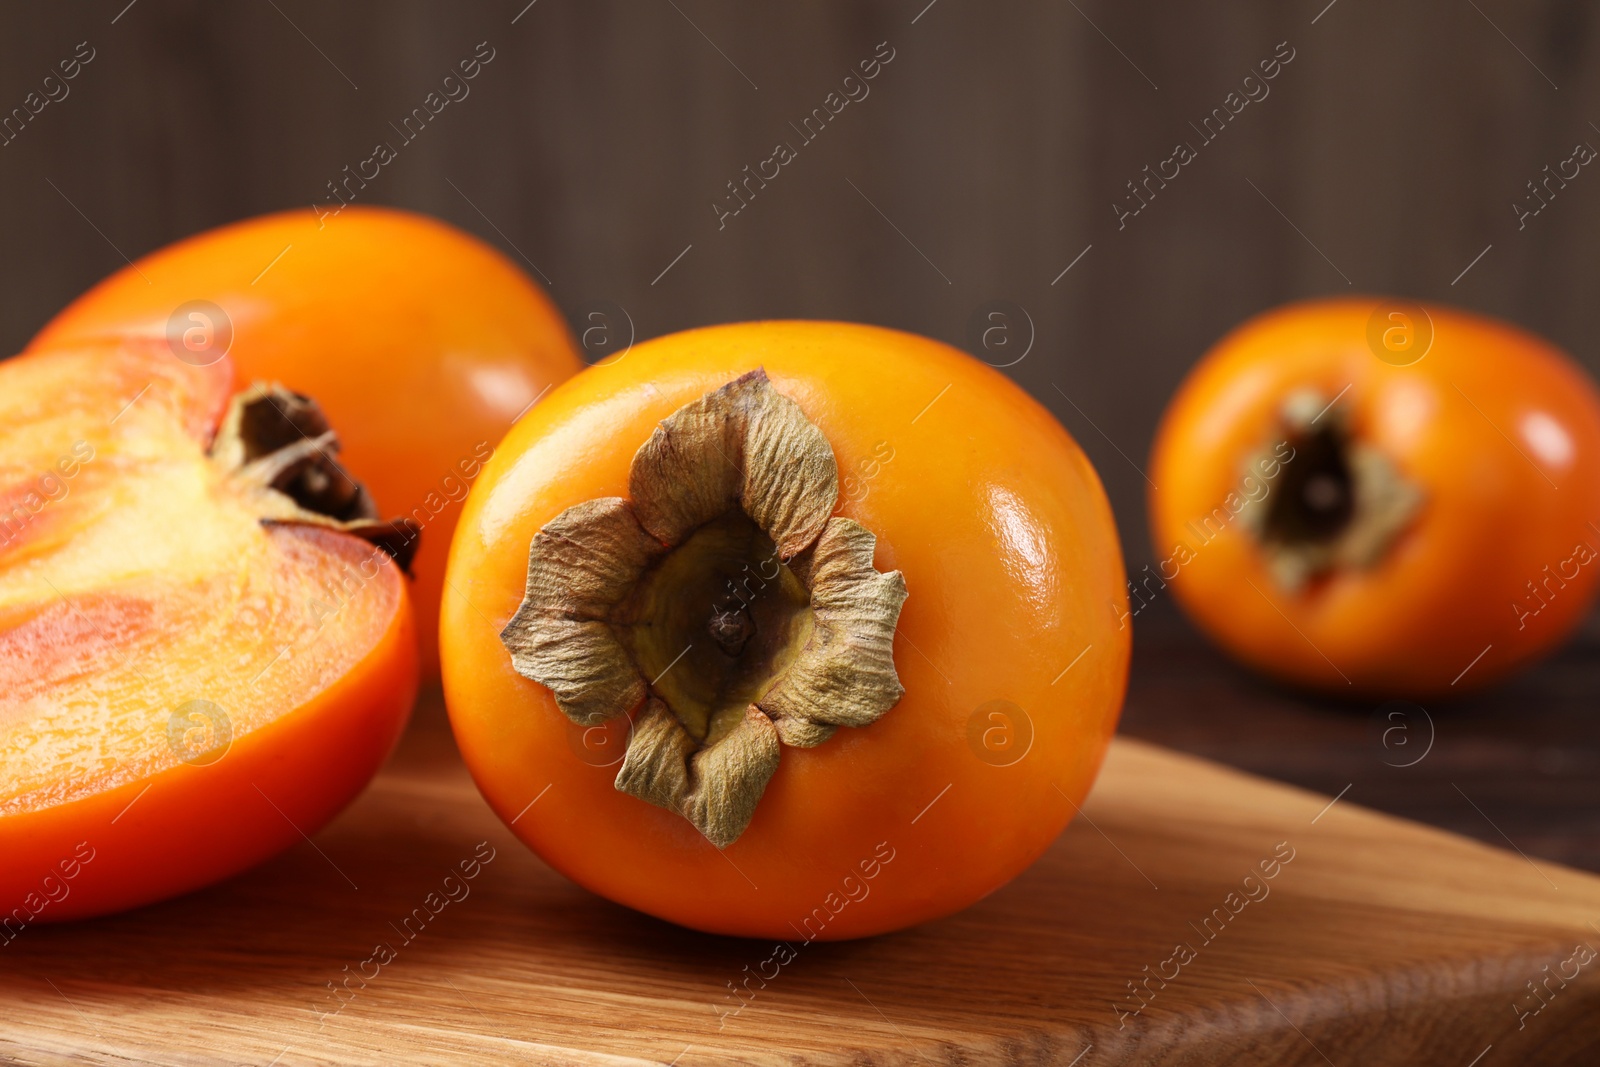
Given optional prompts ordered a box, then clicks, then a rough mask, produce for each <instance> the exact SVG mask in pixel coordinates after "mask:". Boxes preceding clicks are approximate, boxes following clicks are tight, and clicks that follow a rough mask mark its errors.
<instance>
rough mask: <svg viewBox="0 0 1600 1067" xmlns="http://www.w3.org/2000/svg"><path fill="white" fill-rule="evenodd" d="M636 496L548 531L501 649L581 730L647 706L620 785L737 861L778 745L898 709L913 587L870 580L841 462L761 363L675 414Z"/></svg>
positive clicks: (570, 516)
mask: <svg viewBox="0 0 1600 1067" xmlns="http://www.w3.org/2000/svg"><path fill="white" fill-rule="evenodd" d="M628 492H629V498H628V499H623V498H621V497H607V498H603V499H599V500H589V501H585V502H584V503H582V504H577V505H575V506H573V507H570V508H568V509H567V510H566V511H563V512H562V513H561V514H560V515H557V516H556V517H555V518H554V519H552V520H551V521H550V522H549V523H547V524H546V525H545V527H544V528H543V529H542V530H540V531H539V533H538V534H537V535H536V536H535V537H534V539H533V542H532V544H531V545H530V546H529V549H528V581H527V589H526V594H525V596H524V598H523V601H522V605H521V606H520V607H519V608H518V609H517V613H516V615H515V616H513V617H512V619H511V621H510V623H508V624H507V625H506V628H505V630H504V631H503V632H502V633H501V635H500V639H501V640H502V641H503V642H504V643H505V646H506V648H507V650H509V651H510V653H511V661H512V664H513V666H514V667H515V668H516V670H517V671H518V672H519V673H520V674H522V675H523V676H524V677H527V678H531V679H532V680H534V681H536V682H538V683H540V684H541V685H544V686H547V687H549V689H550V690H551V692H552V693H553V694H554V695H555V699H556V704H557V706H558V707H560V709H561V710H562V711H563V712H564V713H565V714H566V715H567V716H568V717H569V718H570V719H572V720H573V721H574V722H576V723H579V724H583V725H593V724H596V723H600V722H604V721H605V720H607V719H612V718H615V717H617V716H619V715H627V714H629V713H632V712H634V711H635V710H636V709H637V710H638V714H637V715H636V716H635V719H634V723H633V731H632V735H631V737H630V738H629V741H628V749H627V752H626V754H625V756H624V757H623V761H622V769H621V770H620V771H619V772H618V774H617V780H616V787H617V788H618V789H620V790H621V791H623V792H625V793H629V794H631V795H633V796H636V797H638V798H639V799H641V800H646V801H649V802H650V803H652V804H657V805H659V806H661V807H663V808H667V809H668V810H670V811H675V812H678V813H679V814H681V815H683V817H684V818H686V819H688V820H689V821H690V822H691V823H693V824H694V825H695V827H696V828H698V829H699V830H700V832H701V833H703V834H704V835H705V836H706V837H707V838H708V839H709V840H710V841H711V842H712V843H713V844H714V845H716V846H717V847H718V848H725V847H726V846H728V845H729V844H731V843H732V842H733V841H734V840H736V839H737V838H738V837H739V835H740V834H741V833H743V832H744V829H745V827H746V826H748V825H749V823H750V819H751V817H752V816H753V815H754V814H755V810H756V804H757V803H758V802H759V801H760V799H761V794H762V792H763V791H764V790H765V789H766V786H767V782H768V780H770V779H771V777H772V775H773V772H774V771H776V770H777V767H778V758H779V752H780V749H781V746H782V745H794V746H798V747H811V746H814V745H820V744H822V743H823V742H824V741H826V740H827V739H828V738H829V737H831V736H832V735H833V733H834V731H835V730H836V729H838V728H839V727H841V726H854V727H862V726H868V725H870V724H871V723H873V722H875V721H876V720H877V719H878V717H879V716H881V715H882V714H883V713H884V712H886V711H888V710H889V709H890V708H891V707H893V706H894V705H895V703H896V702H898V701H899V699H900V696H901V694H902V693H903V692H904V689H903V688H902V687H901V685H900V679H899V677H898V675H897V674H896V673H895V666H894V652H893V642H894V632H895V624H896V622H897V620H898V619H899V617H900V606H901V604H903V603H904V601H905V598H906V586H905V580H904V579H903V578H902V577H901V575H900V573H899V572H898V571H894V572H891V573H888V574H883V573H880V572H879V571H877V570H875V569H874V568H873V565H872V554H873V548H874V546H875V544H876V539H875V538H874V537H873V535H872V534H871V533H870V532H869V531H868V530H866V529H865V528H864V527H862V526H861V525H859V524H858V523H855V522H853V521H851V520H850V519H845V518H830V517H829V516H830V515H831V513H832V511H833V508H834V503H835V501H836V500H837V498H838V495H839V473H838V467H837V465H836V464H835V462H834V458H833V449H832V447H831V446H830V445H829V444H828V441H827V439H826V438H825V437H823V435H822V432H821V431H820V430H819V429H818V428H817V427H816V426H814V425H813V424H812V423H811V422H810V420H808V419H807V418H806V416H805V413H804V412H802V411H801V410H800V406H799V405H798V404H796V403H795V402H794V401H793V400H790V399H789V398H788V397H785V396H783V395H782V394H781V393H779V392H777V391H776V390H775V389H773V388H772V384H771V382H769V381H768V380H767V376H766V374H765V372H763V371H761V370H756V371H753V372H751V373H750V374H746V375H745V376H743V377H742V378H739V379H737V380H735V381H732V382H730V383H728V384H727V385H725V386H723V387H722V388H721V389H718V390H716V391H715V392H713V393H708V394H707V395H705V396H703V397H701V398H700V399H699V400H696V401H694V402H693V403H690V404H687V405H685V406H684V407H682V408H679V409H678V410H677V411H675V412H674V413H673V414H672V415H670V416H668V417H667V418H666V419H664V420H662V422H661V423H660V425H658V426H657V427H656V429H655V432H654V433H653V434H652V435H651V436H650V439H649V440H648V441H646V442H645V443H644V445H643V446H642V447H640V449H639V451H638V452H637V453H636V454H635V455H634V457H633V466H632V468H631V470H630V474H629V479H628ZM641 705H642V707H641Z"/></svg>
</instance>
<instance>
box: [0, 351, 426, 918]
mask: <svg viewBox="0 0 1600 1067" xmlns="http://www.w3.org/2000/svg"><path fill="white" fill-rule="evenodd" d="M236 391H237V383H236V382H235V380H234V375H233V368H232V366H231V365H230V364H229V362H228V361H227V360H226V359H224V360H222V361H220V362H217V363H214V364H212V365H210V366H207V367H194V366H190V365H187V364H185V363H183V362H180V361H179V360H177V359H175V358H174V357H173V356H172V354H171V353H170V352H169V351H168V350H167V348H166V347H165V345H163V344H160V343H150V342H139V341H131V342H125V343H117V344H96V345H83V346H77V347H72V348H65V349H58V350H53V351H40V352H35V353H31V354H28V355H24V356H19V357H17V358H15V359H12V360H8V361H6V362H4V363H0V857H4V860H3V862H0V943H5V942H9V941H11V940H12V939H14V938H16V937H18V936H26V933H27V929H28V927H29V926H31V925H33V924H34V923H36V922H49V921H54V920H58V919H69V918H79V917H82V916H89V915H100V914H104V913H107V912H112V911H117V910H120V909H124V908H129V907H134V906H136V905H139V904H144V903H147V902H150V901H154V900H159V899H161V898H164V897H168V896H172V895H175V894H178V893H183V892H186V891H188V890H191V889H195V888H197V887H200V886H203V885H206V884H209V883H211V882H214V881H217V880H219V879H222V878H225V877H227V876H229V875H232V874H234V873H236V872H238V871H240V870H243V869H244V868H246V867H249V866H250V865H252V864H254V863H257V862H259V861H260V860H262V859H265V858H266V857H268V856H271V855H273V854H274V853H276V852H278V851H280V850H282V849H283V848H285V847H286V846H288V845H290V844H292V843H295V842H298V841H299V840H300V839H301V834H302V832H304V833H306V834H310V833H314V832H315V831H316V830H317V828H319V827H320V826H322V825H323V824H324V823H325V822H327V821H328V820H329V819H330V818H332V817H333V815H334V814H335V813H336V812H338V811H339V810H340V809H341V808H342V807H343V806H344V805H345V804H347V803H348V802H349V801H350V800H351V799H352V798H353V797H354V796H355V795H356V794H357V793H358V792H359V791H360V790H361V788H362V787H363V786H364V785H365V784H366V783H367V781H368V780H369V779H370V778H371V777H372V775H373V774H374V773H376V771H377V769H378V767H379V765H380V764H381V763H382V762H383V760H384V758H385V757H386V756H387V755H388V753H389V751H390V749H391V748H392V747H393V745H394V743H395V741H396V739H397V738H398V737H399V734H400V731H401V729H402V728H403V727H404V725H405V721H406V717H407V715H408V714H409V713H410V709H411V704H412V700H413V698H414V696H415V693H416V686H417V650H416V633H415V628H414V625H413V622H412V618H411V610H410V607H409V604H408V602H407V590H406V586H407V582H406V581H405V579H404V577H403V576H402V574H401V572H400V569H399V568H398V567H397V566H396V565H395V563H394V562H393V561H392V560H391V559H390V558H389V557H388V556H387V555H385V554H384V553H383V552H382V551H381V550H380V549H378V548H377V547H375V546H374V545H372V544H370V543H368V541H366V540H363V539H361V538H359V537H357V536H354V535H353V533H351V532H347V531H348V530H350V529H353V528H354V527H352V526H351V524H349V523H344V522H340V521H335V520H333V519H331V518H327V517H326V516H325V514H324V512H323V511H322V510H321V508H322V507H323V505H325V504H326V505H328V507H329V510H342V508H343V506H344V505H346V504H349V503H350V500H349V499H348V498H347V497H339V494H338V492H337V491H335V492H334V494H333V496H328V495H327V494H328V491H329V486H328V484H327V483H326V478H327V477H328V476H331V475H333V474H334V473H335V468H333V467H331V466H329V465H327V464H326V463H325V462H324V460H323V458H322V457H321V456H320V454H319V453H316V452H313V451H311V450H309V449H307V448H306V447H305V446H304V445H302V444H301V443H300V442H303V441H304V438H302V437H300V436H299V434H298V433H296V432H295V431H294V430H292V429H289V428H288V427H286V426H284V425H283V424H279V423H275V422H273V420H272V419H271V418H270V417H268V418H265V419H263V416H271V414H272V409H271V404H272V403H275V402H278V401H280V400H281V402H283V403H285V404H290V405H292V404H293V398H288V397H280V398H275V399H274V400H270V401H262V400H258V401H256V402H255V404H253V405H252V404H243V403H241V404H239V405H235V404H234V403H233V402H232V400H231V398H232V397H233V395H234V394H235V392H236ZM301 414H306V413H304V412H302V413H301ZM306 417H307V418H309V417H310V416H309V415H307V416H306ZM246 424H254V425H246ZM301 425H303V426H307V427H311V424H310V422H309V421H302V422H301ZM241 426H243V427H244V429H242V430H241ZM263 429H265V430H266V431H267V432H266V433H263V432H260V431H262V430H263ZM286 429H287V430H288V433H287V434H284V433H283V431H285V430H286ZM311 429H312V430H313V433H314V435H315V436H317V437H318V438H319V439H320V447H321V448H322V449H324V450H329V451H331V449H332V447H333V446H332V444H331V442H329V441H327V440H326V439H322V438H321V435H320V434H317V433H315V428H314V427H311ZM274 433H276V434H278V436H279V438H281V439H282V440H285V441H287V442H288V451H277V450H276V448H277V442H275V441H274V440H273V439H272V437H273V434H274ZM242 442H250V444H249V446H248V447H243V445H242ZM232 444H240V445H241V450H234V449H233V448H232ZM335 497H339V499H340V500H341V501H342V503H341V504H339V505H338V506H337V507H336V506H334V505H332V504H330V503H329V501H331V500H333V499H334V498H335ZM297 501H304V502H305V503H304V504H302V503H297ZM308 508H310V509H313V510H307V509H308Z"/></svg>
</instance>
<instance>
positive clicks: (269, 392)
mask: <svg viewBox="0 0 1600 1067" xmlns="http://www.w3.org/2000/svg"><path fill="white" fill-rule="evenodd" d="M338 451H339V437H338V435H337V434H336V433H334V431H333V429H332V427H330V426H329V425H328V419H327V416H325V415H323V413H322V409H321V408H320V407H318V406H317V402H316V401H315V400H312V399H311V398H310V397H307V396H301V395H300V394H299V393H295V392H291V391H290V390H288V389H285V388H284V387H283V386H281V385H279V384H277V383H276V382H271V383H268V382H256V383H254V384H252V385H251V386H250V387H249V388H248V389H245V390H244V391H243V392H240V393H237V394H235V395H234V397H233V399H232V400H231V401H229V403H228V410H227V413H226V414H225V415H224V416H223V418H222V425H221V426H219V427H218V428H217V435H216V437H215V438H213V439H212V442H211V450H210V456H211V462H212V463H213V464H215V465H216V466H218V467H219V468H221V469H222V471H223V472H224V474H225V475H226V476H227V477H228V479H229V480H230V481H231V482H233V483H234V484H235V485H242V486H244V487H245V488H246V489H247V491H249V492H250V493H251V494H252V496H253V498H254V499H255V501H256V503H257V506H258V508H259V511H260V514H261V521H262V522H263V523H268V524H274V523H284V524H288V523H299V524H303V525H308V526H322V527H326V528H328V529H333V530H339V531H341V532H343V533H348V534H354V535H355V536H357V537H360V538H362V539H364V540H366V541H370V542H371V543H372V544H374V545H376V546H377V547H378V548H381V549H383V551H384V552H386V553H388V554H389V555H390V556H391V557H393V559H394V561H395V562H396V563H398V564H399V565H400V569H401V570H409V569H410V567H411V559H412V557H413V556H414V555H416V551H417V546H418V545H419V544H420V543H421V541H420V536H419V535H420V533H421V531H420V530H418V529H417V527H416V524H415V523H413V522H411V521H410V520H409V519H395V520H393V521H387V520H384V519H381V518H379V516H378V508H377V505H376V504H375V503H374V502H373V499H372V495H371V494H370V493H368V492H367V490H366V487H365V486H363V485H362V484H361V483H360V482H358V481H356V480H355V479H354V478H352V477H351V476H350V474H349V472H348V471H346V470H345V469H344V467H342V466H340V464H339V463H338V461H337V460H335V459H334V458H333V457H334V454H335V453H336V452H338Z"/></svg>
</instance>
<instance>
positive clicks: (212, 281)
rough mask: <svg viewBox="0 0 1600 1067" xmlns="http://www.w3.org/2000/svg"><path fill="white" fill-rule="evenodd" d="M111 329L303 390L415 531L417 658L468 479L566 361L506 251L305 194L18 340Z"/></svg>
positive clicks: (398, 214) (577, 363) (408, 217)
mask: <svg viewBox="0 0 1600 1067" xmlns="http://www.w3.org/2000/svg"><path fill="white" fill-rule="evenodd" d="M196 301H207V302H209V303H211V304H213V305H215V306H216V307H219V308H221V309H222V312H223V314H224V315H225V316H226V319H223V320H218V321H212V319H213V318H214V317H215V316H214V313H213V312H211V311H209V310H207V309H205V308H203V307H199V308H197V307H196V305H195V304H194V302H196ZM186 309H187V310H186ZM174 318H176V320H177V321H176V322H174V321H173V320H174ZM121 337H137V338H152V339H165V338H169V337H170V338H171V339H172V343H174V344H176V345H177V346H179V347H180V348H185V349H187V348H188V347H189V346H191V344H192V345H193V346H194V348H195V350H194V351H187V350H186V351H185V352H184V356H185V358H188V359H191V360H196V361H199V360H204V359H207V358H211V357H212V356H213V355H221V354H223V353H224V352H226V354H227V355H228V356H229V358H230V359H232V360H233V362H234V365H235V366H236V367H237V368H238V373H239V377H240V380H241V381H246V382H248V381H255V380H267V381H277V382H282V383H283V384H284V385H285V386H287V387H288V388H290V389H294V390H297V391H299V392H301V393H305V394H308V395H310V396H312V397H314V398H316V400H317V402H318V404H320V405H321V406H322V409H323V410H324V411H326V412H327V414H328V418H329V420H330V421H331V422H332V423H333V425H334V426H336V427H337V428H338V431H339V437H340V441H341V442H342V444H343V448H344V450H343V452H342V453H341V461H342V462H343V463H345V464H346V465H347V466H348V467H349V468H350V470H351V472H352V473H353V474H354V475H355V476H356V477H357V478H359V479H360V480H361V481H362V483H363V484H365V485H366V486H367V488H368V489H370V490H371V492H372V494H373V496H374V498H375V499H376V500H377V503H378V505H379V507H380V508H381V509H382V510H383V513H384V514H385V515H404V516H406V517H408V518H410V519H411V520H412V521H413V522H415V523H417V524H418V525H420V526H421V527H422V529H423V531H424V534H425V536H424V537H423V539H422V543H421V547H420V549H419V550H418V553H417V559H416V563H415V567H414V574H415V577H416V582H415V584H414V585H413V587H412V598H413V602H414V605H415V610H416V613H417V620H418V626H419V630H420V631H421V633H422V653H423V663H424V670H425V672H426V673H430V674H432V673H436V672H437V669H438V666H437V665H438V650H437V643H436V639H435V637H434V635H435V633H436V632H437V629H438V626H437V618H438V604H439V597H440V593H441V591H442V589H443V583H444V563H445V554H446V552H447V550H448V548H449V545H450V535H451V533H452V531H453V530H454V529H455V523H456V518H457V516H458V515H459V514H460V511H461V501H462V500H464V499H465V498H466V494H467V486H468V485H470V484H471V482H472V479H473V478H474V477H475V476H476V475H477V473H478V471H479V470H480V469H481V467H482V463H483V461H484V459H485V458H487V456H488V454H489V452H490V451H491V450H492V449H493V447H494V443H495V442H496V441H498V440H499V439H500V438H501V437H502V436H503V435H504V434H505V431H506V429H507V427H509V426H510V425H511V422H512V420H513V419H515V418H516V417H517V416H518V415H519V414H520V413H521V412H523V411H525V410H526V409H527V408H528V406H529V405H530V404H532V403H533V402H534V401H536V400H537V399H538V398H539V397H540V395H541V394H542V393H543V392H544V391H545V390H546V389H548V388H550V386H552V385H554V384H555V383H557V382H561V381H564V380H565V379H566V378H568V377H570V376H571V375H573V374H574V373H576V372H577V371H578V370H579V369H580V368H581V367H582V365H583V363H582V361H581V360H580V359H579V358H578V355H577V351H576V348H575V346H574V344H573V341H572V338H571V335H570V333H569V331H568V329H567V326H566V323H565V321H564V320H563V318H562V316H561V313H560V312H559V311H558V310H557V309H556V308H555V306H554V305H553V304H552V303H551V302H550V300H549V298H548V297H546V296H545V295H544V293H543V292H542V291H541V290H540V289H539V287H538V285H537V283H535V282H534V281H533V280H532V279H531V278H529V277H528V276H527V274H525V273H524V272H523V271H521V270H519V269H518V268H517V266H516V265H515V264H513V263H512V262H511V261H510V260H508V259H507V258H506V257H505V256H503V255H501V254H500V253H499V252H497V251H495V250H494V249H492V248H490V247H489V246H488V245H486V244H484V243H483V242H481V241H479V240H477V239H476V238H474V237H471V236H469V235H468V234H466V233H463V232H462V231H460V230H458V229H456V228H454V227H452V226H448V225H446V224H444V223H442V222H439V221H438V220H436V219H430V218H427V217H425V216H422V215H415V214H412V213H410V212H405V211H396V210H392V209H388V208H370V207H359V206H354V205H352V206H349V207H346V208H344V209H343V210H342V211H340V212H339V213H338V214H337V215H335V216H330V217H328V218H326V219H321V220H319V219H318V218H317V216H316V213H315V212H313V211H311V210H309V209H303V210H298V211H285V212H281V213H278V214H274V215H264V216H261V217H259V218H254V219H246V220H244V221H242V222H236V223H233V224H231V225H228V226H223V227H220V228H218V229H215V230H208V231H206V232H204V233H201V234H197V235H195V236H193V237H189V238H186V239H185V240H182V241H179V242H177V243H176V244H173V245H170V246H168V247H166V248H162V249H159V250H157V251H155V252H152V253H151V254H149V255H147V256H144V257H143V258H141V259H139V260H138V261H137V262H136V263H134V264H132V265H131V266H129V267H126V268H124V269H122V270H120V271H118V272H116V273H115V274H113V275H111V276H110V277H109V278H106V279H105V280H104V281H102V282H100V283H99V284H98V285H96V286H95V287H94V288H93V289H90V290H89V291H88V292H86V293H84V294H83V296H81V297H79V298H78V299H77V300H75V301H74V302H73V303H72V304H71V305H69V306H68V307H67V308H66V309H65V310H63V311H62V312H61V313H60V314H58V315H57V316H56V317H55V318H54V319H52V320H51V321H50V323H49V324H48V325H46V326H45V327H44V328H43V329H42V330H40V332H39V334H38V336H37V337H35V338H34V340H33V341H32V342H31V344H30V346H29V347H30V348H31V349H41V348H53V347H59V346H61V345H63V344H75V343H78V342H81V341H86V340H103V339H107V338H121Z"/></svg>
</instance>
